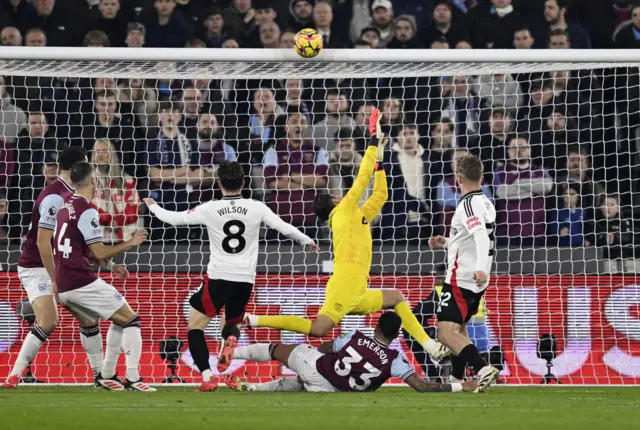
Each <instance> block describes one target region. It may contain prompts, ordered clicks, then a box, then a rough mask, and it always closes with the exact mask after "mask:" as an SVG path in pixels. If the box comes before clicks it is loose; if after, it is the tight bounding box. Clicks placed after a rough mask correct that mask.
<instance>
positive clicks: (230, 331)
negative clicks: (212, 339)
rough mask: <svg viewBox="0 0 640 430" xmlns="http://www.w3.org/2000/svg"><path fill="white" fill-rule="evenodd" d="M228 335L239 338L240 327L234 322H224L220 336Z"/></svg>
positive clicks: (226, 336)
mask: <svg viewBox="0 0 640 430" xmlns="http://www.w3.org/2000/svg"><path fill="white" fill-rule="evenodd" d="M229 336H235V337H236V339H240V329H239V328H238V326H237V325H235V324H226V325H225V326H224V328H223V329H222V338H223V339H225V340H226V339H227V338H228V337H229Z"/></svg>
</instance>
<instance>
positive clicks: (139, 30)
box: [125, 22, 147, 48]
mask: <svg viewBox="0 0 640 430" xmlns="http://www.w3.org/2000/svg"><path fill="white" fill-rule="evenodd" d="M146 33H147V29H146V28H145V26H144V25H143V24H141V23H139V22H131V23H129V25H128V26H127V40H126V41H125V44H126V45H127V47H129V48H142V47H143V46H144V44H145V34H146Z"/></svg>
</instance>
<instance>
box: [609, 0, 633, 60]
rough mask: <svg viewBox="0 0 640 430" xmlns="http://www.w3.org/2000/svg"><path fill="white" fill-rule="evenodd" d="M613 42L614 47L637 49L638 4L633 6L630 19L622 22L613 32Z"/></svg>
mask: <svg viewBox="0 0 640 430" xmlns="http://www.w3.org/2000/svg"><path fill="white" fill-rule="evenodd" d="M630 7H631V6H630ZM613 43H614V47H615V48H618V49H638V48H639V47H640V5H636V6H633V9H632V10H631V21H630V22H629V23H627V24H623V25H622V26H621V27H619V29H618V30H616V32H615V33H614V34H613Z"/></svg>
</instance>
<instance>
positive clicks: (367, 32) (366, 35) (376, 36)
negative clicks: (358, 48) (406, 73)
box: [360, 27, 381, 49]
mask: <svg viewBox="0 0 640 430" xmlns="http://www.w3.org/2000/svg"><path fill="white" fill-rule="evenodd" d="M360 38H361V39H362V40H366V41H367V42H369V44H370V45H371V47H372V48H373V49H378V48H381V46H380V30H378V29H377V28H376V27H365V28H363V29H362V34H361V35H360Z"/></svg>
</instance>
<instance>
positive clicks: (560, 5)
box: [556, 0, 569, 10]
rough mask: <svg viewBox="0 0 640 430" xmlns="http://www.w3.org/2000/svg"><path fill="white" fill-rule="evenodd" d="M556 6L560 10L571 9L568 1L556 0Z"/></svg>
mask: <svg viewBox="0 0 640 430" xmlns="http://www.w3.org/2000/svg"><path fill="white" fill-rule="evenodd" d="M556 4H557V5H558V9H567V10H568V9H569V1H568V0H556Z"/></svg>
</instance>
